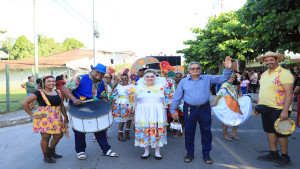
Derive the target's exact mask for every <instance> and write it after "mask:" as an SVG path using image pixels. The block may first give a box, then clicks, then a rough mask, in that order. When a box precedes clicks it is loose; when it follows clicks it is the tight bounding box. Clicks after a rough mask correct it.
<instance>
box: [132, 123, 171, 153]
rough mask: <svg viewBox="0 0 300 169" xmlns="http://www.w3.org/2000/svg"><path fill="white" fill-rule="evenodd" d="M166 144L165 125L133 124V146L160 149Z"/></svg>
mask: <svg viewBox="0 0 300 169" xmlns="http://www.w3.org/2000/svg"><path fill="white" fill-rule="evenodd" d="M164 144H167V125H166V123H165V122H162V123H146V122H145V123H135V145H139V146H141V147H146V146H151V147H152V148H155V147H156V146H158V147H162V146H163V145H164Z"/></svg>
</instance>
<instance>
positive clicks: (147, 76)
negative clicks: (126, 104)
mask: <svg viewBox="0 0 300 169" xmlns="http://www.w3.org/2000/svg"><path fill="white" fill-rule="evenodd" d="M145 77H146V78H147V79H149V78H154V77H155V76H145Z"/></svg>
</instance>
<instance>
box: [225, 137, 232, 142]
mask: <svg viewBox="0 0 300 169" xmlns="http://www.w3.org/2000/svg"><path fill="white" fill-rule="evenodd" d="M224 139H225V140H228V141H231V140H232V138H231V137H224Z"/></svg>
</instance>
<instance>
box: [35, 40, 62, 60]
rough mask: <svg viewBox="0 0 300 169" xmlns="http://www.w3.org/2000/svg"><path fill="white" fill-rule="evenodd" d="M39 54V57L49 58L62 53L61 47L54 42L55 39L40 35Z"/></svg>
mask: <svg viewBox="0 0 300 169" xmlns="http://www.w3.org/2000/svg"><path fill="white" fill-rule="evenodd" d="M38 48H39V50H38V52H39V57H44V56H49V55H52V54H55V53H59V52H60V50H61V49H60V47H59V45H58V44H57V43H56V42H55V41H54V39H53V38H50V39H47V38H46V37H45V36H43V35H39V37H38Z"/></svg>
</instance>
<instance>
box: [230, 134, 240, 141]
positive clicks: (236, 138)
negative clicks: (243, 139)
mask: <svg viewBox="0 0 300 169" xmlns="http://www.w3.org/2000/svg"><path fill="white" fill-rule="evenodd" d="M229 136H230V137H232V138H233V139H235V140H239V139H240V138H239V137H238V136H234V135H233V134H232V133H230V134H229Z"/></svg>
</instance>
